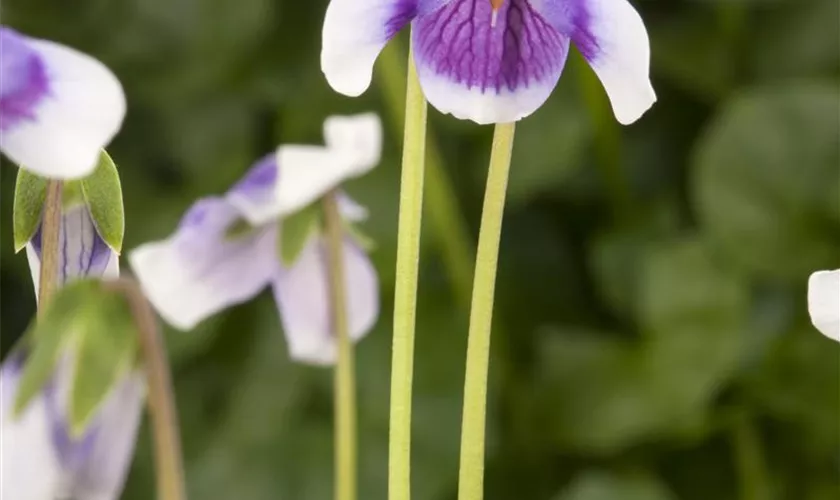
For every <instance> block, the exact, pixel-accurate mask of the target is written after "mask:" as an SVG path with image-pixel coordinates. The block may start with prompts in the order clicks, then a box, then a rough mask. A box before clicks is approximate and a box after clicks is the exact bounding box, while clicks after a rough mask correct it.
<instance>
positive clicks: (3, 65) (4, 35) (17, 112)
mask: <svg viewBox="0 0 840 500" xmlns="http://www.w3.org/2000/svg"><path fill="white" fill-rule="evenodd" d="M49 93H50V88H49V79H48V78H47V70H46V67H45V65H44V61H43V59H42V58H41V57H40V56H39V55H38V53H37V52H35V51H34V50H33V49H32V48H31V47H30V46H29V45H27V43H26V38H24V37H23V36H21V35H20V34H19V33H18V32H16V31H15V30H13V29H10V28H6V27H0V132H5V131H8V130H10V129H11V128H13V127H15V126H16V125H18V124H20V123H21V122H24V121H33V120H35V108H36V107H37V106H38V104H39V103H40V102H41V101H42V100H43V99H44V97H46V96H47V95H49Z"/></svg>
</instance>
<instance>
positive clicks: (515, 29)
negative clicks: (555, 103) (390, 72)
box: [412, 0, 569, 124]
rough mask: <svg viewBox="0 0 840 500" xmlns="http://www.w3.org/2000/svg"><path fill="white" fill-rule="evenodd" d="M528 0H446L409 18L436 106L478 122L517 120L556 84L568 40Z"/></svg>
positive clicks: (430, 97)
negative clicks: (494, 1) (498, 2)
mask: <svg viewBox="0 0 840 500" xmlns="http://www.w3.org/2000/svg"><path fill="white" fill-rule="evenodd" d="M533 3H534V2H532V1H528V0H505V2H504V3H502V6H501V7H500V8H499V10H498V11H497V12H495V13H494V11H493V6H492V5H491V2H490V1H488V0H451V1H449V2H445V3H444V4H443V6H442V7H439V8H438V9H437V10H434V11H431V12H428V13H421V14H420V15H419V16H418V17H417V19H416V20H415V21H414V25H413V29H412V36H413V41H414V49H415V57H416V62H417V72H418V75H419V77H420V83H421V85H422V86H423V92H424V93H425V94H426V98H427V99H428V100H429V103H431V104H432V105H433V106H434V107H435V108H437V109H438V110H439V111H441V112H443V113H451V114H452V115H453V116H455V117H456V118H460V119H469V120H472V121H474V122H476V123H479V124H488V123H502V122H512V121H516V120H519V119H520V118H523V117H525V116H528V115H530V114H531V113H533V112H534V111H536V110H537V108H539V107H540V106H541V105H542V104H543V103H544V102H545V100H546V99H548V96H549V94H551V91H552V90H553V89H554V87H555V85H556V84H557V80H558V79H559V78H560V73H561V71H562V70H563V65H564V64H565V62H566V56H567V55H568V49H569V39H568V37H567V36H564V35H562V34H561V33H560V32H558V31H557V30H556V29H555V28H554V27H553V26H552V25H551V24H550V23H549V22H548V21H547V20H546V19H544V18H543V16H542V15H541V14H540V12H538V11H537V10H536V9H535V8H534V7H533V6H532V4H533Z"/></svg>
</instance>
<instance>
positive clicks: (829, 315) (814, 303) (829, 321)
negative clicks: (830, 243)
mask: <svg viewBox="0 0 840 500" xmlns="http://www.w3.org/2000/svg"><path fill="white" fill-rule="evenodd" d="M808 312H809V313H810V314H811V322H812V323H813V324H814V326H815V327H816V328H817V330H819V331H820V332H821V333H822V334H823V335H825V336H826V337H828V338H830V339H834V340H836V341H838V342H840V269H835V270H834V271H817V272H815V273H813V274H812V275H811V277H810V278H808Z"/></svg>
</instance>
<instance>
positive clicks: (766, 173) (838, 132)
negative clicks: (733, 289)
mask: <svg viewBox="0 0 840 500" xmlns="http://www.w3.org/2000/svg"><path fill="white" fill-rule="evenodd" d="M838 102H840V91H838V87H837V86H836V85H833V84H818V83H812V84H796V85H786V86H775V87H767V88H758V89H753V90H750V91H748V92H746V93H744V94H743V95H741V96H740V97H738V98H736V99H733V100H732V101H731V102H729V103H728V104H726V105H725V106H724V107H723V112H722V113H721V114H720V116H718V117H717V118H716V119H715V120H714V121H713V122H712V124H711V126H710V127H709V129H708V131H707V133H706V135H705V137H704V138H703V140H701V141H700V142H699V144H698V145H697V148H696V157H695V161H694V165H693V168H694V172H693V176H694V179H693V181H694V182H692V183H691V184H690V185H691V186H692V187H693V189H694V193H693V195H694V196H693V199H694V202H695V206H696V210H697V213H698V216H699V219H700V222H701V224H702V226H703V227H704V228H705V230H706V235H707V238H708V240H709V241H710V242H711V243H712V244H713V245H714V246H715V247H716V249H718V250H719V251H720V252H721V253H722V254H723V257H727V258H729V259H730V260H731V261H732V262H733V264H735V265H737V266H739V267H740V268H741V269H742V270H743V271H745V272H747V273H750V274H752V275H765V276H768V277H775V278H777V279H781V280H790V281H795V282H800V283H801V282H803V280H804V278H803V277H805V276H808V274H810V273H811V272H812V271H813V270H815V269H832V268H834V267H836V263H837V255H838V254H840V210H838V209H837V200H840V169H838V168H837V166H838V165H840V147H839V146H840V144H838V137H840V120H838V117H837V105H838ZM771 138H772V139H771Z"/></svg>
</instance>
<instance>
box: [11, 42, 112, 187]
mask: <svg viewBox="0 0 840 500" xmlns="http://www.w3.org/2000/svg"><path fill="white" fill-rule="evenodd" d="M0 75H2V78H0V150H2V152H3V153H4V154H5V155H6V156H8V157H9V158H10V159H11V160H12V161H14V162H15V163H17V164H19V165H21V166H22V167H24V168H26V169H28V170H30V171H32V172H35V173H37V174H39V175H41V176H44V177H49V178H56V179H71V178H79V177H84V176H85V175H87V174H89V173H90V172H92V171H93V169H94V168H95V167H96V164H97V160H98V159H99V153H100V151H101V150H102V148H104V147H105V145H107V144H108V142H110V140H111V138H113V136H114V135H115V134H116V133H117V131H118V130H119V128H120V125H121V124H122V120H123V117H124V116H125V108H126V104H125V95H124V94H123V90H122V86H121V85H120V82H119V81H118V80H117V78H116V77H115V76H114V75H113V74H112V73H111V71H110V70H108V68H106V67H105V66H104V65H103V64H102V63H100V62H99V61H97V60H96V59H94V58H92V57H90V56H88V55H85V54H83V53H81V52H78V51H77V50H75V49H71V48H70V47H65V46H63V45H60V44H57V43H54V42H50V41H47V40H39V39H35V38H29V37H27V36H25V35H22V34H20V33H18V32H17V31H15V30H13V29H11V28H7V27H5V26H0Z"/></svg>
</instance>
